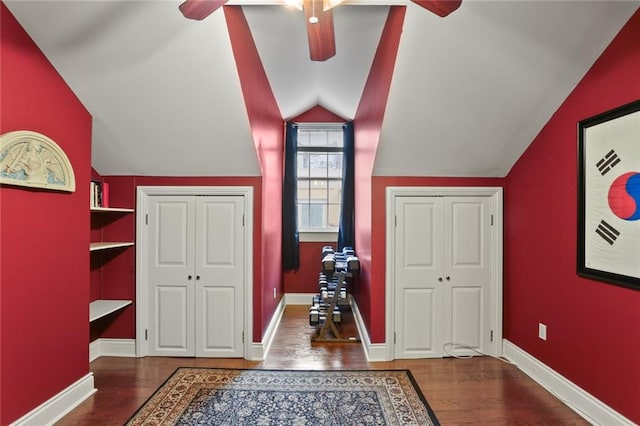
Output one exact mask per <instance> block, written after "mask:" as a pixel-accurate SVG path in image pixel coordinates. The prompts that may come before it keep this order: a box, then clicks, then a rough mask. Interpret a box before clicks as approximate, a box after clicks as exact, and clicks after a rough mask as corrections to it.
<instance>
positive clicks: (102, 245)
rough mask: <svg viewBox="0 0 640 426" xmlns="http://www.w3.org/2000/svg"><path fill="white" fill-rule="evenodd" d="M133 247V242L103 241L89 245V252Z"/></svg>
mask: <svg viewBox="0 0 640 426" xmlns="http://www.w3.org/2000/svg"><path fill="white" fill-rule="evenodd" d="M132 245H133V242H132V241H117V242H114V241H112V242H107V241H101V242H96V243H91V244H89V251H96V250H107V249H114V248H119V247H129V246H132Z"/></svg>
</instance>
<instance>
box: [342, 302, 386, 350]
mask: <svg viewBox="0 0 640 426" xmlns="http://www.w3.org/2000/svg"><path fill="white" fill-rule="evenodd" d="M350 304H351V312H353V318H354V320H355V322H356V326H357V327H358V334H360V341H361V342H362V347H363V348H364V353H365V355H366V356H367V361H369V362H378V361H387V359H386V353H387V345H386V344H385V343H371V339H370V338H369V333H367V327H366V326H365V324H364V320H363V319H362V314H360V309H359V308H358V304H357V303H356V301H355V299H354V298H350Z"/></svg>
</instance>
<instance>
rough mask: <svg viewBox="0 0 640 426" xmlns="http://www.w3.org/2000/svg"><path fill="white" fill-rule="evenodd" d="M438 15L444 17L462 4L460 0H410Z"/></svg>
mask: <svg viewBox="0 0 640 426" xmlns="http://www.w3.org/2000/svg"><path fill="white" fill-rule="evenodd" d="M411 1H412V2H414V3H415V4H417V5H418V6H422V7H424V8H425V9H427V10H430V11H431V12H433V13H435V14H436V15H438V16H441V17H443V18H444V17H445V16H447V15H448V14H450V13H451V12H453V11H454V10H456V9H457V8H459V7H460V4H462V0H411Z"/></svg>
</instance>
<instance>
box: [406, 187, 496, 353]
mask: <svg viewBox="0 0 640 426" xmlns="http://www.w3.org/2000/svg"><path fill="white" fill-rule="evenodd" d="M491 206H492V204H491V198H490V197H483V196H478V197H474V196H471V197H467V196H465V197H456V196H446V197H442V196H400V197H395V215H396V225H395V226H396V229H395V242H394V246H395V253H394V270H395V277H394V281H395V307H394V312H395V318H394V322H395V336H394V340H395V346H394V347H395V357H396V358H433V357H442V356H444V355H448V354H453V355H465V354H470V353H472V352H473V351H470V350H469V349H464V348H462V347H461V346H456V345H450V343H457V344H462V345H466V346H469V347H471V348H473V349H475V350H478V351H482V352H484V351H485V348H486V346H487V345H488V344H489V342H490V340H491V330H490V309H491V307H490V304H491V297H490V291H491V262H492V259H491V256H492V245H491V235H492V232H491V226H492V217H491V214H492V212H491V208H492V207H491Z"/></svg>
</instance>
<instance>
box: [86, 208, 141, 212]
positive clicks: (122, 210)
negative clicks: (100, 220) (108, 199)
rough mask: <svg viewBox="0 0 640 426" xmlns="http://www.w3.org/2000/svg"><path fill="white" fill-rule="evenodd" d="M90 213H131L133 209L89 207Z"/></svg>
mask: <svg viewBox="0 0 640 426" xmlns="http://www.w3.org/2000/svg"><path fill="white" fill-rule="evenodd" d="M91 211H92V212H106V213H108V212H113V213H133V209H123V208H119V207H91Z"/></svg>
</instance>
